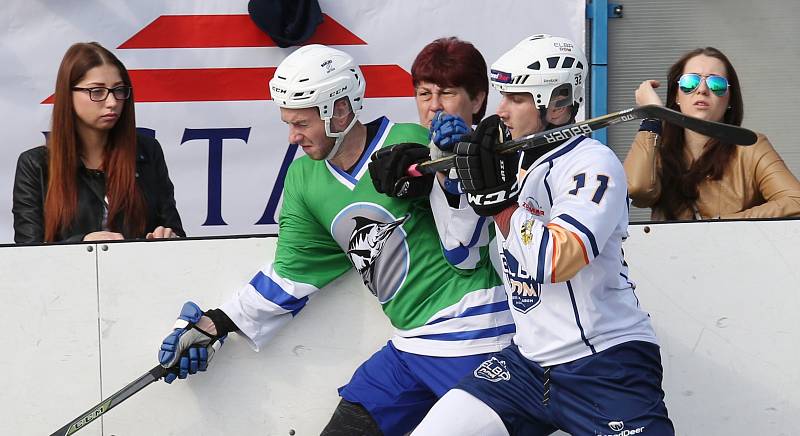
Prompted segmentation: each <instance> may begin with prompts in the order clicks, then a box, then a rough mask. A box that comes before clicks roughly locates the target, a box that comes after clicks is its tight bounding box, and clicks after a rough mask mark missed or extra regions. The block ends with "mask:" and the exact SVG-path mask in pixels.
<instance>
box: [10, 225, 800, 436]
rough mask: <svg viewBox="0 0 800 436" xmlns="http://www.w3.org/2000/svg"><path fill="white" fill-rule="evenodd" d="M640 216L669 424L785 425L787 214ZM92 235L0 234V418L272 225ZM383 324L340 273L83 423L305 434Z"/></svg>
mask: <svg viewBox="0 0 800 436" xmlns="http://www.w3.org/2000/svg"><path fill="white" fill-rule="evenodd" d="M644 229H645V226H641V225H636V226H632V227H631V229H630V232H631V237H630V239H629V240H628V242H627V243H626V244H625V251H626V258H627V260H628V263H629V264H630V266H631V273H632V278H633V279H634V280H635V281H636V282H637V284H638V286H637V289H636V292H637V295H638V296H639V298H640V300H641V301H642V304H643V306H644V307H645V308H646V309H647V310H648V311H649V312H650V314H651V315H652V317H653V321H654V324H655V326H656V330H657V333H658V335H659V338H660V340H661V343H662V359H663V363H664V370H665V380H664V388H665V390H666V392H667V399H666V400H667V405H668V407H669V411H670V416H671V417H672V418H673V420H674V422H675V425H676V428H677V434H680V435H711V434H713V435H722V434H743V433H747V432H750V431H751V430H752V432H754V433H758V434H771V435H781V434H785V435H788V434H792V432H793V428H794V426H795V420H796V417H797V416H800V371H798V370H797V368H798V367H800V352H799V351H798V349H797V347H796V346H795V343H796V339H795V334H796V322H795V315H796V313H798V312H800V297H798V293H797V283H798V282H800V272H798V270H797V267H796V266H797V265H798V264H800V252H798V250H797V248H796V247H797V246H798V245H800V221H769V222H765V221H761V222H731V223H689V224H661V225H651V226H649V229H650V232H649V233H645V231H644ZM87 247H92V248H93V251H91V252H89V251H87ZM102 247H103V246H94V245H69V246H52V247H0V277H2V278H3V280H0V304H2V307H3V308H4V309H5V310H4V313H3V316H2V317H0V331H2V332H3V333H4V338H5V339H4V340H5V344H4V345H5V346H4V350H5V351H4V353H3V355H2V358H0V374H2V375H3V376H2V377H3V383H2V389H0V410H2V411H3V417H4V419H3V421H4V425H3V427H4V428H3V431H2V433H3V434H49V432H52V431H54V430H56V429H57V428H59V427H61V426H62V425H64V424H66V423H67V422H68V421H70V420H71V419H72V418H74V417H75V416H77V415H79V414H80V413H82V412H83V411H85V410H86V409H88V408H89V407H90V406H92V405H93V404H95V403H97V402H99V401H100V399H101V397H104V396H108V395H110V394H111V393H113V392H115V391H116V390H118V389H119V388H121V387H122V386H124V385H125V384H127V383H128V382H130V381H132V380H133V379H135V378H137V377H138V376H140V375H141V374H142V373H144V372H145V371H146V370H148V369H149V368H151V367H152V366H154V365H155V364H156V363H157V361H156V351H157V349H158V345H159V344H160V341H161V339H162V337H163V336H164V335H165V334H166V333H167V332H168V331H169V330H170V328H171V325H172V322H173V320H174V317H175V316H176V315H177V312H178V310H179V309H180V306H181V304H182V303H183V302H184V301H185V300H187V299H193V300H194V301H196V302H197V303H198V304H200V305H201V306H202V307H204V308H210V307H214V306H216V305H218V304H220V303H221V302H222V301H224V299H225V298H227V296H228V295H229V294H230V293H231V292H232V291H233V290H234V289H235V288H236V287H237V286H239V285H240V284H241V283H244V282H246V281H248V280H249V279H250V276H251V274H252V273H253V272H254V271H255V270H256V269H257V268H258V267H259V266H260V263H262V262H263V261H265V260H267V259H269V258H270V257H271V256H272V253H273V249H274V239H272V238H268V237H259V238H249V239H215V240H181V241H163V242H162V241H157V242H137V243H117V244H109V245H107V251H104V250H103V249H102ZM98 319H99V322H98ZM389 333H390V329H389V326H388V324H387V322H386V320H385V319H384V317H383V315H382V314H381V313H380V310H379V307H378V305H377V304H376V303H375V301H374V300H373V299H372V297H371V295H370V294H369V293H368V292H367V291H366V290H365V289H364V288H363V285H362V284H361V282H360V280H359V279H358V278H357V277H356V276H355V275H352V274H348V275H346V276H345V277H344V278H343V279H341V280H340V281H338V282H337V283H335V284H334V285H332V286H330V287H329V288H327V289H325V290H324V291H322V292H321V295H320V296H319V297H318V298H317V299H315V300H314V302H313V303H312V304H309V306H308V307H307V308H306V309H304V311H303V312H301V313H300V315H299V316H298V317H297V319H296V320H295V321H294V323H292V324H291V325H290V327H289V328H288V329H287V330H285V331H284V332H283V333H282V334H281V335H280V336H279V337H278V338H277V340H276V341H275V342H274V343H273V344H272V345H271V346H269V347H267V349H266V350H264V351H262V352H260V353H254V352H252V351H251V350H250V349H249V348H248V347H247V346H246V345H245V343H244V341H242V340H241V339H240V338H238V337H236V336H234V337H232V338H230V339H229V340H228V341H227V342H226V344H225V346H224V347H223V348H222V351H221V353H220V354H219V356H218V358H216V359H215V361H214V362H213V363H212V367H211V369H210V371H209V372H208V373H206V374H202V375H199V376H193V377H192V378H190V380H189V381H188V382H182V381H178V382H176V383H175V384H173V385H172V386H168V385H166V384H164V383H162V382H158V383H156V384H154V385H151V386H149V387H147V388H145V389H144V390H143V391H141V392H139V393H138V394H136V395H135V396H133V397H132V398H130V399H129V400H127V401H125V402H124V403H123V404H121V405H120V406H118V407H117V408H115V409H114V410H112V411H110V412H108V413H107V414H106V415H104V417H103V418H102V424H101V423H100V422H99V421H98V422H95V423H92V424H91V425H90V426H89V427H87V428H86V429H85V430H83V432H82V433H81V434H87V435H91V434H95V435H100V434H104V435H118V436H122V435H126V436H127V435H137V434H158V435H189V434H191V435H219V434H236V435H250V434H259V435H265V434H266V435H288V434H289V430H291V429H294V430H295V431H296V434H297V435H298V436H304V435H314V434H318V433H319V430H320V429H321V428H322V427H323V426H324V424H325V423H326V422H327V420H328V418H329V417H330V414H331V411H332V410H333V408H334V407H335V404H336V402H337V394H336V388H337V387H339V386H340V385H342V384H344V383H346V382H347V380H348V379H349V376H350V375H351V374H352V371H353V370H354V369H355V368H356V367H357V366H358V364H359V363H360V362H361V361H363V360H364V359H366V358H367V357H369V355H370V354H371V353H373V352H374V351H375V350H377V349H378V347H380V346H381V345H382V344H383V343H384V342H385V341H386V339H387V338H388V337H389ZM101 426H102V432H101ZM747 429H749V430H747Z"/></svg>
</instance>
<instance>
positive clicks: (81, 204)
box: [11, 134, 186, 244]
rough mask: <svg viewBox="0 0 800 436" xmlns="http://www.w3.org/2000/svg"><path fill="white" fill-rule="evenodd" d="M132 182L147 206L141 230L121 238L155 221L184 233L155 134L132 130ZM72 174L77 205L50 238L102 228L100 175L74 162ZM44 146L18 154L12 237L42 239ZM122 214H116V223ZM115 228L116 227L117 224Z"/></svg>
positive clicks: (78, 237) (62, 238) (72, 238)
mask: <svg viewBox="0 0 800 436" xmlns="http://www.w3.org/2000/svg"><path fill="white" fill-rule="evenodd" d="M136 149H137V158H136V183H137V184H138V187H139V189H140V190H141V192H142V194H143V196H144V200H145V204H146V205H147V221H146V225H145V232H144V233H143V234H140V235H132V234H126V232H122V233H123V236H125V238H126V239H136V238H144V236H145V234H147V233H148V232H152V231H153V229H155V228H156V227H157V226H164V227H169V228H171V229H172V230H173V231H174V232H175V233H176V234H178V235H180V236H186V233H185V232H184V231H183V224H181V217H180V215H179V214H178V210H177V208H176V207H175V195H174V191H175V190H174V187H173V185H172V181H170V179H169V172H168V171H167V163H166V161H165V160H164V152H163V151H162V150H161V145H160V144H159V143H158V141H156V139H155V138H151V137H148V136H145V135H141V134H137V135H136ZM77 177H78V208H77V212H76V215H75V217H74V218H73V220H72V223H71V224H70V225H69V226H68V228H67V229H65V230H62V232H61V233H60V234H59V235H58V236H57V237H56V241H81V240H83V237H84V236H86V235H87V234H89V233H92V232H97V231H101V230H103V216H104V214H105V213H106V211H105V189H106V187H105V174H104V173H103V172H102V171H97V170H91V169H87V168H86V167H84V166H83V163H81V164H80V167H79V168H78V170H77ZM47 180H48V179H47V147H45V146H39V147H34V148H32V149H30V150H27V151H25V152H23V153H22V154H20V155H19V159H18V160H17V172H16V176H15V177H14V200H13V207H12V209H11V212H12V213H13V214H14V242H16V243H18V244H19V243H37V242H43V241H44V199H45V196H46V193H47ZM122 218H123V217H121V216H118V217H117V219H118V220H119V223H120V224H121V219H122ZM117 227H119V228H121V227H122V226H121V225H119V226H117Z"/></svg>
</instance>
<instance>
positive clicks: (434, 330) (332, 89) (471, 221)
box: [159, 45, 514, 436]
mask: <svg viewBox="0 0 800 436" xmlns="http://www.w3.org/2000/svg"><path fill="white" fill-rule="evenodd" d="M469 47H471V48H472V50H474V47H472V46H471V45H470V46H469ZM479 74H481V75H483V76H484V77H485V64H484V70H483V71H480V72H479ZM364 90H365V83H364V77H363V75H362V74H361V71H360V69H359V67H358V65H357V64H356V63H355V62H354V60H353V58H352V57H350V56H349V55H348V54H346V53H344V52H341V51H339V50H335V49H332V48H329V47H325V46H321V45H309V46H305V47H302V48H300V49H298V50H297V51H295V52H294V53H292V54H291V55H289V56H288V57H287V58H286V59H285V60H284V61H283V62H281V64H280V65H279V66H278V68H277V70H276V72H275V76H274V78H273V79H272V80H271V81H270V92H271V94H272V98H273V100H274V101H275V102H276V104H278V106H279V107H280V111H281V119H282V120H283V121H284V122H285V123H286V124H287V125H288V128H289V141H290V142H291V143H296V144H298V145H299V146H301V147H302V149H303V151H304V152H305V153H306V156H304V157H302V158H299V159H297V160H296V161H295V162H293V163H292V165H291V166H290V168H289V171H288V173H287V176H286V181H285V186H284V193H283V207H282V210H281V216H280V227H279V228H280V230H279V237H278V244H277V250H276V253H275V259H274V261H272V262H268V263H267V264H266V265H264V266H263V267H262V268H261V270H260V271H258V272H257V273H256V274H255V276H254V277H253V279H252V280H251V281H250V282H249V283H248V284H247V285H245V286H244V287H242V288H241V289H240V290H239V291H238V292H237V293H236V294H235V295H234V296H233V298H231V299H230V300H229V301H228V302H226V303H225V304H223V305H222V306H220V307H219V308H218V309H212V310H209V311H206V312H203V311H202V310H201V309H200V308H199V307H198V306H197V305H196V304H194V303H192V302H187V303H186V304H184V306H183V308H182V310H181V313H180V315H179V318H178V321H177V322H176V325H175V327H174V330H173V331H172V332H171V333H170V334H169V335H168V336H167V337H166V338H165V339H164V341H163V343H162V345H161V349H160V351H159V361H160V363H161V364H162V365H163V366H165V367H174V368H176V373H175V374H170V375H169V376H168V377H167V378H166V381H167V382H169V383H171V382H172V381H174V380H175V378H185V377H187V376H188V375H189V374H194V373H195V372H197V371H204V370H205V369H206V368H207V365H208V361H210V360H211V357H213V354H214V352H215V351H216V350H217V349H219V347H220V346H221V344H222V342H223V340H224V338H225V337H226V335H227V334H228V333H230V332H238V333H240V334H241V335H242V336H243V337H244V338H245V339H246V340H247V341H248V342H249V343H250V344H251V345H252V346H253V348H254V349H258V348H259V347H261V346H263V345H264V344H265V343H266V342H267V341H268V340H269V339H271V338H272V337H273V336H274V335H275V334H276V333H277V331H278V330H279V328H280V327H281V326H283V325H285V324H286V323H287V322H288V321H289V320H291V319H292V318H293V317H294V316H295V315H296V314H297V313H298V312H299V311H300V310H301V309H302V308H303V307H304V306H305V305H306V303H307V302H308V300H309V298H310V297H311V296H312V294H314V293H315V292H316V291H318V290H319V289H320V288H322V287H323V286H325V285H327V284H328V283H330V282H331V281H333V280H334V279H336V278H337V277H339V276H341V275H342V274H344V273H345V272H346V271H347V270H349V269H350V268H351V267H354V268H355V269H356V270H357V271H358V273H359V274H360V275H361V277H362V279H363V281H364V284H365V285H366V287H367V289H369V291H370V292H371V293H372V294H373V295H374V296H375V297H376V298H377V299H378V301H379V302H380V304H381V306H382V309H383V311H384V313H385V314H386V316H387V317H388V318H389V319H390V321H391V323H392V325H393V326H394V328H395V333H394V335H393V337H392V338H391V340H389V342H388V343H387V344H386V346H385V347H383V348H382V349H380V350H379V351H378V352H376V353H375V354H374V355H373V356H372V357H371V358H370V359H368V360H367V361H366V362H365V363H364V364H363V365H362V366H361V367H359V368H358V369H357V370H356V372H355V374H354V375H353V377H352V379H351V380H350V382H349V383H348V384H347V385H346V386H344V387H342V388H341V389H340V391H339V392H340V395H341V397H342V400H341V402H340V403H339V405H338V407H337V408H336V410H335V411H334V414H333V417H332V418H331V421H330V422H329V423H328V425H327V427H326V428H325V429H324V430H323V432H322V434H323V435H328V436H330V435H352V434H359V435H380V434H385V435H402V434H406V433H408V432H409V431H411V430H412V429H413V428H414V426H415V425H416V424H417V423H418V422H419V421H420V420H421V419H422V417H423V416H424V415H425V413H426V412H427V411H428V409H429V408H430V407H431V406H432V405H433V403H434V402H435V401H436V399H437V398H438V397H440V396H441V395H443V394H444V393H445V392H446V391H447V390H448V389H449V388H450V387H452V386H454V385H455V384H456V382H457V381H458V380H459V379H460V378H461V377H462V376H464V375H466V374H469V373H470V372H471V371H472V370H473V369H474V368H475V367H476V366H477V365H478V364H480V362H482V361H483V360H485V358H486V356H487V353H491V352H495V351H499V350H501V349H502V348H503V347H504V346H506V345H507V344H508V343H509V341H510V337H511V336H512V334H513V332H514V324H513V321H512V319H511V316H510V313H509V311H508V304H507V301H506V296H505V293H504V291H503V287H502V283H501V281H500V279H499V278H498V276H497V275H496V273H495V271H494V269H493V268H492V266H491V263H490V262H489V261H488V255H487V251H488V250H487V248H486V244H487V242H488V237H489V234H488V229H487V225H486V222H485V220H484V219H482V218H480V217H478V216H477V215H476V214H474V212H473V211H472V210H471V208H469V207H468V205H467V204H466V201H463V202H460V203H463V207H460V206H461V204H460V203H459V204H455V205H454V206H450V203H449V202H448V198H449V197H448V196H447V195H446V194H445V193H444V191H443V188H442V187H441V186H440V184H439V183H438V182H435V181H434V180H433V178H429V179H415V180H411V181H408V182H409V183H400V184H398V186H400V187H401V189H399V190H398V191H396V192H392V194H393V195H394V196H387V195H384V194H381V193H379V192H377V191H376V189H375V187H374V186H373V183H372V180H371V177H370V175H369V171H370V170H371V169H370V165H369V164H370V161H371V159H372V156H373V154H374V153H375V152H376V151H377V150H383V149H384V148H387V147H389V146H390V145H393V144H398V143H402V144H403V147H404V148H409V147H411V148H413V149H415V151H417V152H418V149H419V148H420V146H415V145H411V144H426V143H427V142H428V131H427V129H425V128H424V127H422V126H420V125H417V124H395V123H392V122H391V121H389V120H388V119H386V118H383V117H382V118H379V119H377V120H375V121H372V122H370V123H367V124H362V123H361V122H360V121H359V120H358V113H359V111H360V110H361V107H362V103H363V99H364ZM387 153H388V155H387V154H386V153H384V154H383V156H384V158H389V159H390V160H391V158H392V157H393V156H397V157H398V158H402V159H405V157H406V156H408V155H409V153H393V152H392V151H391V149H390V150H389V151H388V152H387ZM424 154H425V156H423V158H427V152H425V153H424ZM399 167H402V168H405V167H407V164H406V163H405V162H403V163H401V165H400V166H399ZM373 168H376V167H373ZM401 197H402V198H401ZM450 197H452V196H450ZM451 201H452V198H451Z"/></svg>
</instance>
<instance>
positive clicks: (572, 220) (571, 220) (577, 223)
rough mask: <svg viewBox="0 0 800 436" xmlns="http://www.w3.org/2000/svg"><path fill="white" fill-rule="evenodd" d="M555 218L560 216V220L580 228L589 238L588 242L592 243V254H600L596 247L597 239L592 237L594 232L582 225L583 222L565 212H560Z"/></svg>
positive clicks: (595, 255)
mask: <svg viewBox="0 0 800 436" xmlns="http://www.w3.org/2000/svg"><path fill="white" fill-rule="evenodd" d="M557 218H561V219H562V220H564V221H566V222H568V223H570V224H571V225H572V226H573V227H575V228H576V229H578V230H580V231H581V233H583V234H584V235H586V237H587V238H588V239H589V243H590V244H591V245H592V254H593V255H594V257H597V255H598V254H600V250H598V249H597V241H596V240H595V239H594V234H592V231H591V230H589V228H588V227H586V226H584V225H583V224H581V223H580V221H578V220H576V219H575V218H573V217H571V216H569V215H567V214H565V213H562V214H561V215H559V216H558V217H557Z"/></svg>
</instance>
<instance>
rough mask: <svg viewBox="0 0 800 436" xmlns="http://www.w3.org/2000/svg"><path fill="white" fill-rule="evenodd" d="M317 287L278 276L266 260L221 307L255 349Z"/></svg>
mask: <svg viewBox="0 0 800 436" xmlns="http://www.w3.org/2000/svg"><path fill="white" fill-rule="evenodd" d="M318 290H319V289H318V288H317V287H315V286H312V285H309V284H305V283H298V282H294V281H291V280H288V279H285V278H282V277H280V276H279V275H278V273H277V272H276V271H275V268H274V267H273V264H272V262H269V263H267V264H266V265H264V267H263V268H262V269H261V270H260V271H258V272H257V273H256V274H255V276H253V278H252V279H251V280H250V282H249V283H247V284H246V285H244V286H242V287H241V288H240V289H239V290H238V291H236V293H235V294H234V295H233V297H232V298H231V299H230V300H228V301H227V302H226V303H225V304H223V305H222V306H220V309H221V310H222V311H223V312H225V314H226V315H228V317H229V318H230V319H231V321H233V322H234V323H235V324H236V326H237V327H239V331H240V333H241V334H242V335H244V336H245V337H246V338H247V339H248V341H249V343H250V345H251V346H252V347H253V349H254V350H256V351H258V350H259V348H260V347H261V346H263V345H264V344H265V343H266V342H267V341H269V340H270V339H271V338H272V337H273V336H275V334H276V333H277V332H278V331H279V330H280V328H281V327H283V326H284V325H285V324H286V323H288V322H289V321H290V320H291V319H292V318H293V317H294V316H295V315H297V313H298V312H300V310H301V309H302V308H303V307H305V305H306V304H307V303H308V300H309V299H310V298H311V297H312V296H313V295H314V293H315V292H317V291H318Z"/></svg>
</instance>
